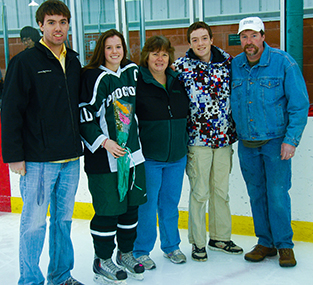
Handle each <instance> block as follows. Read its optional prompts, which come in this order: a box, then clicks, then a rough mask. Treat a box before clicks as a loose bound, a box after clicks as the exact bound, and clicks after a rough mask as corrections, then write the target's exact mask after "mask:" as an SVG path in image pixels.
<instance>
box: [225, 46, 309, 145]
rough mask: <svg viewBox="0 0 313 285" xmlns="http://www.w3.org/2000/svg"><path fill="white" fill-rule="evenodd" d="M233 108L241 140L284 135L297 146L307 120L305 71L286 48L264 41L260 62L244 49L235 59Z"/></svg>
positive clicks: (307, 105)
mask: <svg viewBox="0 0 313 285" xmlns="http://www.w3.org/2000/svg"><path fill="white" fill-rule="evenodd" d="M231 86H232V91H231V108H232V112H233V118H234V120H235V123H236V131H237V134H238V137H239V139H241V140H250V141H253V140H267V139H273V138H278V137H284V143H287V144H290V145H293V146H297V145H298V144H299V142H300V138H301V135H302V132H303V129H304V127H305V125H306V122H307V115H308V109H309V100H308V93H307V90H306V85H305V82H304V79H303V76H302V73H301V71H300V69H299V67H298V65H297V63H296V62H295V60H294V59H293V58H292V57H291V56H290V55H289V54H287V53H286V52H284V51H281V50H279V49H275V48H271V47H270V46H268V45H267V44H266V43H265V42H264V51H263V53H262V56H261V58H260V61H259V63H258V64H257V65H255V66H253V67H250V66H249V63H248V60H247V57H246V55H245V53H241V54H239V55H238V56H237V57H235V58H234V59H233V61H232V84H231Z"/></svg>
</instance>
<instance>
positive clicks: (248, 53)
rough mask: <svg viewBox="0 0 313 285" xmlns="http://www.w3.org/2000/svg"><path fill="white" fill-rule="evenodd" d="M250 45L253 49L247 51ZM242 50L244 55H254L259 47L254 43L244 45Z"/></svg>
mask: <svg viewBox="0 0 313 285" xmlns="http://www.w3.org/2000/svg"><path fill="white" fill-rule="evenodd" d="M250 47H253V48H254V51H252V52H248V51H247V49H248V48H250ZM243 50H244V52H245V54H246V55H250V56H251V55H256V54H257V53H258V52H259V48H258V47H257V46H255V45H254V44H249V45H245V47H244V49H243Z"/></svg>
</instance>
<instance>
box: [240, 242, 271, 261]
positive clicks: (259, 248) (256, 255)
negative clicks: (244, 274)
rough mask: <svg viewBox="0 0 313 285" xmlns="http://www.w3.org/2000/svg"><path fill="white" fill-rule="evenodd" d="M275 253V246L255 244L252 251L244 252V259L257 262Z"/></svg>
mask: <svg viewBox="0 0 313 285" xmlns="http://www.w3.org/2000/svg"><path fill="white" fill-rule="evenodd" d="M276 254H277V249H276V248H275V247H272V248H271V247H266V246H263V245H260V244H257V245H256V246H255V247H254V249H253V250H252V251H250V252H248V253H246V254H245V260H248V261H252V262H259V261H262V260H263V259H264V258H265V257H266V256H275V255H276Z"/></svg>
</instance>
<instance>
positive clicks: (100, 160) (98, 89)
mask: <svg viewBox="0 0 313 285" xmlns="http://www.w3.org/2000/svg"><path fill="white" fill-rule="evenodd" d="M137 75H138V66H137V65H136V64H135V63H133V62H130V61H128V62H127V64H126V65H125V66H120V67H119V69H118V70H117V71H116V72H114V71H112V70H110V69H108V68H106V67H104V66H102V65H101V66H100V67H99V68H97V69H88V70H86V71H85V72H84V73H83V74H82V78H81V97H80V102H81V103H80V104H79V107H80V134H81V137H82V139H83V141H84V144H85V146H86V147H85V150H84V152H85V171H86V173H89V174H100V173H111V172H116V171H117V159H116V158H114V157H113V156H112V155H111V154H110V153H109V152H108V151H107V150H106V149H104V148H102V147H101V143H102V142H103V141H104V140H105V139H106V138H109V139H112V140H114V141H117V139H116V126H115V118H114V106H113V102H114V100H115V99H119V100H123V101H126V102H128V103H131V104H132V105H133V112H132V123H131V126H130V129H129V136H128V140H127V144H126V147H127V148H128V149H129V150H130V151H131V154H130V159H131V163H130V167H132V166H134V165H138V164H140V163H142V162H144V157H143V154H142V151H141V145H140V142H139V138H138V124H137V117H136V116H135V102H136V86H137Z"/></svg>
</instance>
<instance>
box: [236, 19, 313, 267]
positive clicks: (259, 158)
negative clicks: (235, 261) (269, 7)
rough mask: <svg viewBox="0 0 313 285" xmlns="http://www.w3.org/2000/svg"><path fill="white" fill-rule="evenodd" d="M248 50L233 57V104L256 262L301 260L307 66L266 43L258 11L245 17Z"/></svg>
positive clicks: (243, 31) (252, 254)
mask: <svg viewBox="0 0 313 285" xmlns="http://www.w3.org/2000/svg"><path fill="white" fill-rule="evenodd" d="M238 34H239V35H240V41H241V46H242V48H243V53H241V54H239V55H238V56H237V57H236V58H235V59H234V60H233V61H232V93H231V107H232V111H233V118H234V120H235V123H236V130H237V133H238V138H239V146H238V153H239V160H240V166H241V171H242V174H243V177H244V180H245V182H246V185H247V189H248V194H249V196H250V203H251V209H252V215H253V220H254V228H255V234H256V236H257V237H258V244H257V245H256V246H255V248H254V249H253V250H252V251H251V252H249V253H247V254H246V255H245V259H246V260H248V261H252V262H258V261H262V260H263V259H264V258H265V257H266V256H275V255H276V254H277V249H278V250H279V255H280V258H279V265H280V266H282V267H292V266H295V265H296V260H295V257H294V253H293V249H292V248H293V242H292V236H293V232H292V228H291V209H290V208H291V206H290V196H289V194H288V190H289V189H290V187H291V158H292V157H293V156H294V154H295V150H296V147H297V146H298V144H299V142H300V138H301V135H302V132H303V129H304V127H305V125H306V122H307V114H308V107H309V101H308V94H307V90H306V86H305V82H304V79H303V76H302V74H301V71H300V69H299V67H298V65H297V63H296V62H295V60H294V59H293V58H291V56H290V55H288V54H287V53H286V52H283V51H281V50H278V49H274V48H271V47H269V46H268V45H267V44H266V43H265V41H264V40H265V34H264V24H263V22H262V20H261V19H260V18H258V17H249V18H245V19H243V20H241V21H240V23H239V31H238Z"/></svg>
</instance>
